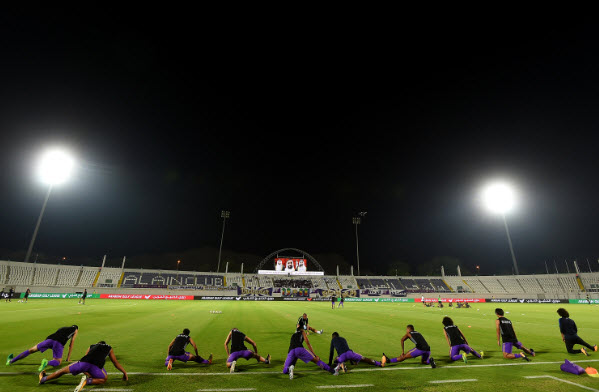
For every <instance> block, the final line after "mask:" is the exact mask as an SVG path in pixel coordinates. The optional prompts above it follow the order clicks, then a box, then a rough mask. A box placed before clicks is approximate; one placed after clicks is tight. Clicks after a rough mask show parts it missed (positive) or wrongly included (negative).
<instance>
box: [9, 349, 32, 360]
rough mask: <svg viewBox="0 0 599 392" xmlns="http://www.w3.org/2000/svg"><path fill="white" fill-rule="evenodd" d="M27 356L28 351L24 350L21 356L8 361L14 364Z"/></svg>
mask: <svg viewBox="0 0 599 392" xmlns="http://www.w3.org/2000/svg"><path fill="white" fill-rule="evenodd" d="M28 355H29V350H25V351H23V352H22V353H21V354H19V355H17V356H16V357H14V358H13V359H11V360H10V363H15V362H17V361H18V360H20V359H23V358H25V357H26V356H28Z"/></svg>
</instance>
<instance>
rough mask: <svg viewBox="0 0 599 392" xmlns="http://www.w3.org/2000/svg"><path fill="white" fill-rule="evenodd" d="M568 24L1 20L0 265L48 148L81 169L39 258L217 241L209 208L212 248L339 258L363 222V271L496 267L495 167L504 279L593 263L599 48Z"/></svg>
mask: <svg viewBox="0 0 599 392" xmlns="http://www.w3.org/2000/svg"><path fill="white" fill-rule="evenodd" d="M55 11H56V10H55ZM382 11H383V10H380V12H382ZM382 14H385V13H384V12H382ZM389 16H391V15H387V17H389ZM361 18H363V19H361ZM493 18H496V19H493ZM563 19H564V20H562V21H560V22H559V23H557V21H558V20H559V16H558V15H555V16H554V17H553V18H541V17H538V18H534V17H531V15H523V16H519V17H514V16H513V15H511V14H510V13H508V14H507V15H499V14H496V13H492V14H486V15H485V17H484V19H480V18H478V19H476V21H473V20H472V19H471V18H468V17H462V18H458V17H449V16H448V15H441V16H439V17H431V16H430V15H426V16H425V15H424V14H418V15H415V16H413V17H412V16H411V15H406V14H403V15H402V16H401V17H397V18H393V17H389V18H388V19H386V20H378V19H376V18H370V17H369V16H367V15H353V16H352V17H351V18H330V19H329V18H325V17H320V18H317V17H313V16H312V17H308V18H302V17H298V18H297V20H292V18H287V17H286V18H279V19H277V20H278V22H273V21H272V20H271V19H269V18H268V17H266V15H263V16H262V18H260V19H258V18H243V17H239V16H238V17H237V18H229V17H227V16H226V15H223V14H218V15H213V14H210V13H202V12H196V10H186V9H176V8H175V7H173V9H172V10H154V11H153V12H150V13H148V14H146V13H144V14H140V13H139V10H137V9H133V10H123V9H117V8H113V9H106V8H102V7H101V6H99V5H98V6H96V7H95V8H92V6H90V8H87V9H71V10H69V11H68V12H55V13H52V14H48V13H41V12H40V13H39V14H33V13H31V12H30V10H27V9H13V10H11V11H7V12H4V13H2V14H1V16H0V22H1V25H2V27H1V31H0V32H1V35H0V43H1V54H0V59H1V63H0V67H1V68H0V71H1V76H0V78H1V79H2V88H1V89H0V132H1V134H0V146H1V147H2V149H1V151H2V153H1V154H0V163H1V165H2V166H1V167H2V170H1V172H0V211H1V215H0V217H1V219H0V249H2V252H4V253H5V254H0V259H1V258H6V257H8V255H9V254H14V253H11V252H19V251H24V250H25V249H26V247H27V245H28V242H29V240H30V238H31V234H32V232H33V228H34V225H35V220H36V219H37V215H38V214H39V209H40V207H41V203H42V200H43V197H44V193H45V188H44V186H43V185H41V184H40V183H38V182H37V180H36V179H35V177H34V175H33V166H34V163H35V158H36V156H37V155H39V154H40V152H41V151H42V150H43V149H44V148H45V147H46V146H48V145H64V146H67V147H68V148H70V149H71V150H72V151H73V152H74V153H75V154H76V155H77V158H78V169H77V172H76V176H75V178H74V179H72V181H70V182H69V183H68V184H65V185H64V186H61V187H59V188H58V187H57V188H55V189H54V191H53V194H52V196H51V198H50V203H49V205H48V209H47V211H46V215H45V217H44V221H43V224H42V227H41V229H40V233H39V236H38V240H37V242H36V247H35V251H36V252H42V253H44V254H47V255H54V256H60V255H65V256H68V257H69V259H70V260H72V261H73V262H74V263H77V262H78V260H83V259H85V258H94V259H99V258H100V257H101V255H103V254H105V253H108V254H110V255H111V256H113V257H121V256H122V255H128V256H135V255H142V254H146V255H147V254H150V255H151V254H155V255H160V254H167V253H172V252H182V251H185V250H189V249H196V248H206V247H208V248H218V245H219V239H220V228H221V223H220V210H221V209H228V210H230V211H231V214H232V217H231V219H230V221H228V222H227V232H226V236H225V245H224V247H225V249H227V250H228V251H231V252H233V251H234V252H239V253H246V254H253V255H256V256H265V255H267V254H268V253H270V252H271V251H274V250H276V249H279V248H284V247H296V248H301V249H304V250H306V251H308V252H310V253H312V254H329V255H339V257H341V258H343V259H345V260H346V261H347V262H348V263H354V262H355V240H354V231H353V226H352V221H351V218H352V216H353V215H355V214H356V213H357V212H359V211H368V215H367V216H366V218H365V219H364V221H363V224H362V225H361V226H360V228H359V230H360V249H361V253H360V255H361V263H362V269H364V270H369V271H371V272H375V271H378V272H386V270H387V266H388V265H389V264H390V263H392V262H395V261H404V262H409V263H413V264H414V265H417V264H419V263H423V262H426V261H429V260H431V259H433V258H435V257H439V256H447V257H454V258H458V259H460V260H461V262H462V263H463V265H464V266H466V267H470V268H472V267H473V266H474V265H476V264H479V265H480V266H481V270H482V272H483V273H490V274H492V273H500V272H509V271H510V263H511V259H510V255H509V249H508V247H507V242H506V237H505V232H504V231H503V226H502V223H501V220H500V219H498V218H497V217H494V216H490V215H489V214H487V213H486V212H484V211H483V210H481V208H480V206H478V205H477V202H476V197H477V190H478V189H479V187H480V185H481V184H482V183H483V182H484V181H485V180H486V179H488V178H493V177H496V176H500V177H504V178H508V179H510V180H511V181H513V182H514V183H515V184H517V186H518V192H519V195H520V197H521V200H520V208H519V209H518V211H517V212H515V213H514V214H513V215H510V216H508V221H509V224H510V229H511V232H512V235H513V240H514V247H515V251H516V256H517V257H518V260H519V263H520V264H521V270H522V271H521V272H542V271H543V270H544V264H543V262H544V260H554V259H555V260H561V267H562V269H563V260H564V259H566V258H567V259H569V260H572V259H574V258H578V259H579V260H585V259H586V258H589V259H590V260H591V261H593V260H595V261H594V264H593V269H595V270H596V269H597V268H599V266H598V265H597V261H596V260H597V257H598V256H599V242H597V233H598V232H599V208H598V205H597V194H598V192H599V183H598V177H599V176H598V175H597V165H598V163H599V162H598V161H599V160H598V155H597V146H598V142H599V136H598V131H599V129H598V125H599V116H598V108H599V94H598V93H599V91H598V90H599V89H598V86H599V84H598V83H599V76H598V72H597V69H598V68H597V64H599V55H598V53H599V48H598V46H599V45H598V44H597V43H598V42H599V41H598V38H599V37H598V36H597V29H596V27H595V26H594V23H593V22H594V21H592V20H589V21H588V23H587V21H585V20H581V19H580V18H577V19H575V20H574V19H573V20H572V21H571V22H566V21H565V19H566V18H565V17H564V18H563ZM214 262H216V260H215V261H214ZM138 263H140V262H139V259H138ZM165 263H167V261H166V260H165ZM190 264H191V263H190ZM585 268H587V267H586V262H585ZM329 272H332V271H329Z"/></svg>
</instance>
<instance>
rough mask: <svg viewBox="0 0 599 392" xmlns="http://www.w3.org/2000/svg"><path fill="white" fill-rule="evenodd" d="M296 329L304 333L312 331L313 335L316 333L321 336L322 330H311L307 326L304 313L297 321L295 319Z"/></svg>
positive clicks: (306, 318)
mask: <svg viewBox="0 0 599 392" xmlns="http://www.w3.org/2000/svg"><path fill="white" fill-rule="evenodd" d="M295 327H296V328H301V329H303V330H304V331H306V332H307V331H312V332H314V333H317V334H319V335H321V334H322V329H321V330H320V331H318V330H316V329H314V328H312V327H311V326H310V325H309V324H308V315H307V314H306V313H304V314H303V315H302V316H301V317H300V318H299V319H297V325H296V326H295Z"/></svg>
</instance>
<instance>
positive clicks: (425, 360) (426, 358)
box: [381, 324, 437, 369]
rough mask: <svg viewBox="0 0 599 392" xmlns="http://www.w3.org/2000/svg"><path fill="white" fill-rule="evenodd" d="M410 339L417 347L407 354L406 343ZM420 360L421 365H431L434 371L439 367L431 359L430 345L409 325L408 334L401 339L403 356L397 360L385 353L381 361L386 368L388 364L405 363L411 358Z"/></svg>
mask: <svg viewBox="0 0 599 392" xmlns="http://www.w3.org/2000/svg"><path fill="white" fill-rule="evenodd" d="M407 339H410V340H411V341H412V342H413V343H414V344H415V345H416V347H414V348H413V349H411V350H410V351H408V353H407V354H406V353H405V349H404V342H405V341H406V340H407ZM417 357H422V358H420V363H422V364H426V365H431V367H432V368H433V369H434V368H436V367H437V364H436V363H435V360H434V359H433V357H431V347H430V346H429V345H428V343H427V342H426V340H425V339H424V336H422V334H421V333H420V332H418V331H415V330H414V326H413V325H412V324H408V326H407V327H406V334H405V335H404V336H403V337H402V338H401V355H400V356H399V357H397V358H389V357H388V356H387V355H385V353H383V358H382V359H381V366H385V365H386V364H387V362H390V363H395V362H403V361H405V360H406V359H409V358H417Z"/></svg>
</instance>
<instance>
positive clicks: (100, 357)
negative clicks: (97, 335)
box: [79, 343, 112, 369]
mask: <svg viewBox="0 0 599 392" xmlns="http://www.w3.org/2000/svg"><path fill="white" fill-rule="evenodd" d="M110 350H112V347H110V346H109V345H107V344H102V343H98V344H92V345H91V346H89V351H88V352H87V354H85V356H84V357H83V358H81V359H80V360H79V362H87V363H91V364H92V365H96V366H97V367H99V368H100V369H102V368H103V367H104V363H105V362H106V357H107V356H108V355H109V354H110Z"/></svg>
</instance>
